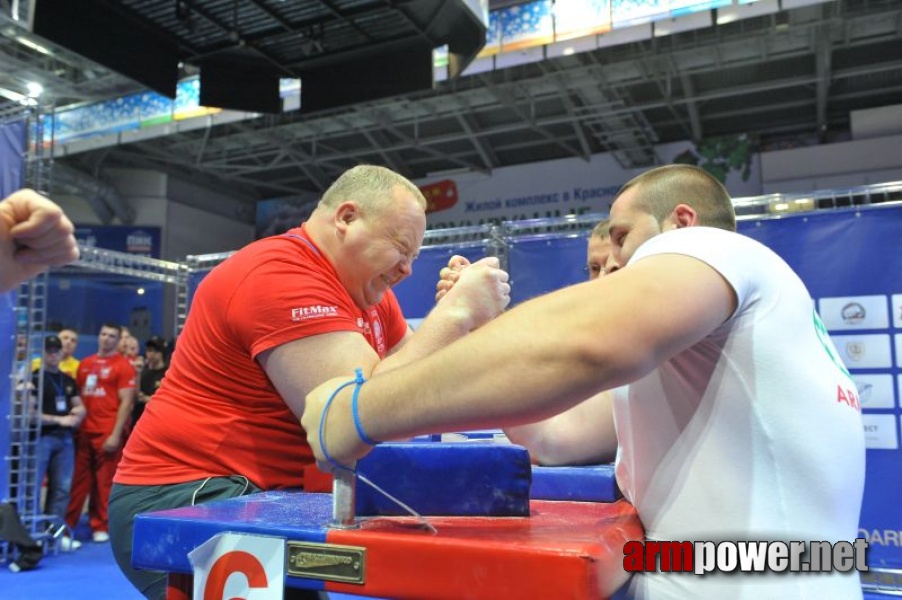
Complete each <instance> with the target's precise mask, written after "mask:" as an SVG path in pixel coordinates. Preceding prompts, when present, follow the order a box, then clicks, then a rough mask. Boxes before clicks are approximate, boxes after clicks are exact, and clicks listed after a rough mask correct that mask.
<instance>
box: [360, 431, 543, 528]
mask: <svg viewBox="0 0 902 600" xmlns="http://www.w3.org/2000/svg"><path fill="white" fill-rule="evenodd" d="M357 470H358V472H360V473H362V474H363V475H365V476H366V477H367V478H368V479H370V480H372V481H373V483H375V484H376V485H378V486H379V487H381V488H383V489H384V490H385V491H386V492H388V493H389V494H392V495H393V496H396V497H397V498H398V499H399V500H401V501H403V502H405V503H406V504H408V505H410V506H411V508H413V509H414V510H416V511H417V512H419V513H420V514H422V515H436V516H437V515H444V516H518V517H522V516H528V515H529V486H530V481H531V477H532V473H531V470H530V463H529V454H528V453H527V452H526V450H525V449H524V448H522V447H520V446H512V445H504V444H494V443H478V442H476V443H463V444H423V443H400V444H380V445H378V446H376V447H375V448H374V449H373V451H372V452H370V453H369V454H368V455H367V456H366V457H364V458H363V459H361V460H360V461H359V462H358V463H357ZM356 514H357V515H359V516H374V515H392V516H396V515H405V514H407V513H406V512H404V510H403V509H402V508H401V507H399V506H397V505H396V504H395V503H394V502H392V501H391V500H389V499H388V498H385V497H384V496H383V495H382V494H380V493H379V492H377V491H376V490H374V489H372V488H371V487H370V486H368V485H366V484H365V483H364V482H362V481H361V482H358V483H357V507H356Z"/></svg>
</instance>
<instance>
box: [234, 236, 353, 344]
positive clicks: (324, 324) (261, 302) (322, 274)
mask: <svg viewBox="0 0 902 600" xmlns="http://www.w3.org/2000/svg"><path fill="white" fill-rule="evenodd" d="M270 252H272V250H270ZM270 256H272V257H271V258H268V259H267V260H266V261H265V262H263V263H261V264H258V265H256V266H255V267H254V268H253V269H252V270H251V271H250V272H249V273H247V275H246V277H245V278H244V281H242V282H240V284H239V285H238V286H237V288H236V291H235V294H234V295H233V296H232V298H231V301H230V302H229V306H228V309H227V315H228V319H229V322H230V323H232V329H233V331H234V332H235V335H236V336H237V337H238V339H239V340H240V342H241V344H242V345H243V347H244V348H245V349H246V351H247V352H248V353H249V354H250V355H251V356H252V357H256V356H257V355H258V354H260V353H261V352H263V351H265V350H269V349H270V348H274V347H276V346H279V345H281V344H284V343H286V342H290V341H294V340H297V339H300V338H304V337H308V336H311V335H318V334H321V333H329V332H332V331H358V327H357V317H356V314H357V313H356V311H357V309H356V307H355V306H354V303H353V301H352V300H351V298H350V296H349V295H348V293H347V292H346V291H345V290H344V288H343V287H342V286H341V283H340V282H339V281H338V279H337V278H336V277H335V275H334V272H333V271H332V270H331V268H330V267H328V266H327V265H324V264H322V263H321V262H320V261H317V260H310V259H309V256H308V257H305V256H304V254H302V253H298V252H297V251H296V249H295V248H293V247H291V246H288V245H286V246H285V247H283V248H280V249H278V251H276V252H272V254H271V255H270ZM305 258H306V259H307V260H305Z"/></svg>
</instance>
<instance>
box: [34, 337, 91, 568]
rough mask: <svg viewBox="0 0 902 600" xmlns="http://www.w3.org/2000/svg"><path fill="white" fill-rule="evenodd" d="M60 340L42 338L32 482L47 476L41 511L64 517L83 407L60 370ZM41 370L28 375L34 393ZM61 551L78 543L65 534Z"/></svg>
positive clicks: (69, 377) (73, 548) (69, 379)
mask: <svg viewBox="0 0 902 600" xmlns="http://www.w3.org/2000/svg"><path fill="white" fill-rule="evenodd" d="M62 354H63V342H62V340H61V338H59V337H57V336H55V335H51V336H48V337H47V338H46V339H45V340H44V371H43V380H44V382H43V389H42V394H41V401H40V408H41V435H40V437H39V438H38V442H37V460H38V470H37V474H36V481H43V480H44V475H46V476H47V496H46V499H45V502H44V514H48V515H56V516H58V517H59V518H60V522H62V521H63V519H65V516H66V507H67V505H68V504H69V490H70V488H71V487H72V469H73V467H74V464H75V443H74V441H73V434H74V432H75V430H76V429H77V428H78V426H79V425H81V422H82V421H83V420H84V418H85V407H84V405H83V404H82V401H81V398H80V397H79V395H78V388H77V387H76V384H75V380H74V379H73V378H72V377H71V376H69V375H68V374H66V373H64V372H62V369H60V363H61V362H62ZM40 377H41V371H40V370H35V372H34V374H33V377H32V384H33V385H34V390H35V393H37V391H38V390H39V389H41V387H39V384H40ZM61 546H62V549H63V550H64V551H68V550H76V549H78V548H79V547H80V546H81V543H80V542H78V541H76V540H73V539H72V538H70V537H69V536H64V537H63V538H62V542H61Z"/></svg>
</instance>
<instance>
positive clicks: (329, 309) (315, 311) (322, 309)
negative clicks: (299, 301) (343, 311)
mask: <svg viewBox="0 0 902 600" xmlns="http://www.w3.org/2000/svg"><path fill="white" fill-rule="evenodd" d="M335 316H338V307H337V306H321V305H318V304H317V305H315V306H303V307H301V308H292V309H291V320H292V321H306V320H307V319H321V318H323V317H335Z"/></svg>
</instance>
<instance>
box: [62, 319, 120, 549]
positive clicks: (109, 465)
mask: <svg viewBox="0 0 902 600" xmlns="http://www.w3.org/2000/svg"><path fill="white" fill-rule="evenodd" d="M121 333H122V328H121V327H120V326H119V325H116V324H113V323H104V324H103V326H101V328H100V334H99V335H98V336H97V346H98V349H97V354H92V355H91V356H89V357H87V358H85V359H84V360H83V361H81V363H79V365H78V376H77V377H76V378H75V381H76V383H77V385H78V389H79V391H80V395H81V399H82V402H83V403H84V405H85V409H86V410H87V413H88V415H87V417H86V418H85V420H84V423H82V426H81V430H80V431H79V432H78V436H77V441H76V445H75V473H74V475H73V476H72V491H71V492H70V496H69V507H68V509H67V510H66V523H67V524H68V525H69V527H70V528H72V529H74V528H75V526H76V525H77V524H78V519H79V518H80V517H81V509H82V507H83V506H84V503H85V499H86V498H88V496H89V495H90V498H91V500H90V502H89V504H88V515H89V518H90V524H91V531H92V532H93V534H92V537H93V539H94V541H95V542H106V541H109V539H110V536H109V533H108V531H109V524H108V516H107V505H108V503H109V498H110V488H111V487H112V485H113V474H114V473H115V472H116V465H118V464H119V459H120V458H121V457H122V445H123V442H124V441H125V433H126V431H125V428H126V424H127V423H128V420H129V418H130V417H131V411H132V405H133V403H134V396H135V369H134V367H132V365H131V363H130V362H128V359H127V358H125V357H124V356H122V355H121V354H119V352H118V351H117V349H116V347H117V346H118V344H119V336H120V335H121Z"/></svg>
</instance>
